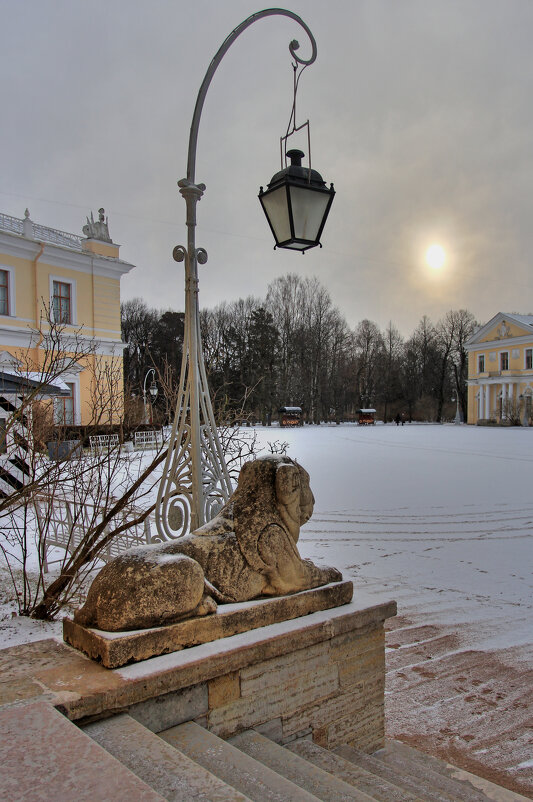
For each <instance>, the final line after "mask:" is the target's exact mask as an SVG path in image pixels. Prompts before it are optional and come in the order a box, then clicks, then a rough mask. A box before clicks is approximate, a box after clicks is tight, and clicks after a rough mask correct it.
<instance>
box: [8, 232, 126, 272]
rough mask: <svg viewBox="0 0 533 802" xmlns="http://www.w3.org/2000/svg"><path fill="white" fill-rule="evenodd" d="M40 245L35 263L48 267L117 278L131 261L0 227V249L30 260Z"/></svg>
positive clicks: (34, 256) (35, 255)
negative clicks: (56, 243) (29, 236)
mask: <svg viewBox="0 0 533 802" xmlns="http://www.w3.org/2000/svg"><path fill="white" fill-rule="evenodd" d="M41 245H44V248H43V253H42V255H41V258H40V261H39V264H43V263H46V264H48V265H50V266H51V267H63V268H67V269H69V270H75V271H77V272H80V273H94V274H95V275H97V276H104V277H106V278H115V279H116V278H118V279H120V277H121V276H123V275H124V274H125V273H129V272H130V270H132V269H133V268H134V267H135V265H133V264H131V263H130V262H124V261H123V260H122V259H115V258H113V257H110V256H100V255H99V254H94V253H90V252H88V251H77V250H74V249H71V248H67V247H65V246H62V245H53V244H51V243H49V242H44V243H41V242H40V241H39V240H30V239H27V238H26V237H22V236H20V235H19V234H11V233H9V232H7V231H0V252H2V253H6V254H8V255H9V256H14V257H16V258H19V259H30V260H32V261H33V260H34V259H35V258H36V257H37V255H38V254H39V252H40V250H41Z"/></svg>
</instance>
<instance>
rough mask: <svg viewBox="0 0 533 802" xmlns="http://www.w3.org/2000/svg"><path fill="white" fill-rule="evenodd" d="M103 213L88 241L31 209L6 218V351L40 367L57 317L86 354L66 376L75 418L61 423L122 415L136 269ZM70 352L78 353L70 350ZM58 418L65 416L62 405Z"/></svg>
mask: <svg viewBox="0 0 533 802" xmlns="http://www.w3.org/2000/svg"><path fill="white" fill-rule="evenodd" d="M100 212H101V215H100V220H99V221H96V222H95V221H94V219H93V217H92V215H91V220H89V219H87V225H86V226H84V227H83V231H84V233H85V237H81V236H76V235H74V234H68V233H66V232H62V231H58V230H57V229H52V228H47V227H45V226H42V225H37V224H35V223H34V222H33V221H32V220H31V219H30V218H29V213H28V212H26V216H25V218H24V219H19V218H15V217H11V216H9V215H5V214H1V213H0V351H4V352H7V353H10V354H13V355H14V356H15V357H16V358H17V360H18V362H19V364H23V365H25V366H26V365H28V364H30V363H31V364H32V365H33V366H34V367H35V369H36V370H38V369H39V368H40V367H41V366H42V364H43V360H44V359H45V351H44V350H43V349H44V348H45V343H44V342H43V336H44V337H46V334H47V333H49V332H50V323H49V320H50V319H51V320H52V321H55V323H57V326H58V327H59V328H60V329H61V336H62V338H63V342H64V343H67V344H68V343H70V344H71V346H72V349H74V351H75V352H76V354H78V353H79V354H80V359H79V360H78V362H77V363H76V364H74V365H70V366H69V368H68V370H66V372H65V374H64V375H62V376H61V379H62V380H63V381H64V382H66V383H67V385H68V386H69V387H70V388H72V400H71V401H68V400H67V401H66V402H61V403H63V417H64V415H65V410H67V411H68V418H69V419H68V421H67V420H63V421H60V420H59V419H58V420H57V422H58V423H59V422H64V423H65V422H68V423H71V422H72V423H75V424H82V425H83V424H89V423H94V422H100V423H111V422H114V423H116V422H119V421H120V419H121V417H122V407H121V403H118V402H117V399H121V398H122V353H123V349H124V346H123V343H122V341H121V332H120V279H121V276H122V275H124V274H125V273H128V272H129V271H130V270H131V269H132V268H133V265H132V264H129V263H128V262H124V261H122V260H121V259H120V258H119V246H118V245H117V244H116V243H113V242H112V241H111V239H110V238H109V233H108V228H107V219H106V220H105V221H104V218H103V209H102V210H100ZM58 315H59V318H58ZM54 325H55V324H54V323H52V329H53V328H54ZM65 353H66V354H68V353H70V354H72V353H73V350H70V351H69V348H68V345H67V346H65ZM106 393H107V395H108V397H107V398H106V397H105V395H106ZM111 396H112V397H111ZM59 403H60V402H58V404H59ZM65 405H66V406H65ZM69 405H70V406H69ZM104 406H105V411H103V407H104ZM67 408H68V409H67ZM55 414H56V417H58V418H59V417H61V409H60V407H59V406H58V407H57V409H56V410H55Z"/></svg>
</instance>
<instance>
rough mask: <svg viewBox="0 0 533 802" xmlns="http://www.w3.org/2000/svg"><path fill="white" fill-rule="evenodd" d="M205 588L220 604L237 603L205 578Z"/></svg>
mask: <svg viewBox="0 0 533 802" xmlns="http://www.w3.org/2000/svg"><path fill="white" fill-rule="evenodd" d="M204 587H205V592H206V593H207V595H208V596H212V597H213V599H214V600H215V601H217V602H219V604H234V603H235V602H236V601H237V599H234V598H233V597H232V596H226V594H225V593H222V591H220V590H219V589H218V588H216V587H215V586H214V585H212V584H211V582H209V580H207V579H206V578H205V577H204ZM80 612H81V611H80Z"/></svg>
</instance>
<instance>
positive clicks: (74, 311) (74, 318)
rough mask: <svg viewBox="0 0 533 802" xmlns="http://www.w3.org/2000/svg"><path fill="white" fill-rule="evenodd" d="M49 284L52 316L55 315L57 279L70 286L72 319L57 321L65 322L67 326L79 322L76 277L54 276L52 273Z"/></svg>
mask: <svg viewBox="0 0 533 802" xmlns="http://www.w3.org/2000/svg"><path fill="white" fill-rule="evenodd" d="M48 281H49V286H50V318H51V319H53V317H54V281H57V282H58V283H60V284H68V285H69V286H70V320H69V321H68V322H67V321H57V322H58V323H64V324H65V325H67V326H76V325H77V324H78V306H77V303H76V301H77V297H76V279H74V278H68V277H66V276H54V275H52V273H50V275H49V276H48Z"/></svg>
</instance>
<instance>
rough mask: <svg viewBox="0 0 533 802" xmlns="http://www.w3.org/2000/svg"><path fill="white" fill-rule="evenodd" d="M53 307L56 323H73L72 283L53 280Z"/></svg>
mask: <svg viewBox="0 0 533 802" xmlns="http://www.w3.org/2000/svg"><path fill="white" fill-rule="evenodd" d="M52 308H53V311H54V320H55V322H56V323H72V297H71V285H70V284H67V282H66V281H54V282H53V295H52Z"/></svg>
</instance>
